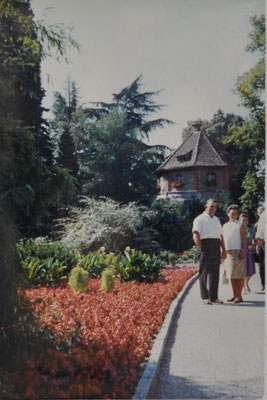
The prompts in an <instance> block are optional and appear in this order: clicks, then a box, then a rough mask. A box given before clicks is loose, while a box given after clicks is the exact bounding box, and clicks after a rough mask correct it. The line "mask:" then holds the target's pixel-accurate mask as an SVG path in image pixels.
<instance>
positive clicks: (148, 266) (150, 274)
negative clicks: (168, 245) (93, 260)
mask: <svg viewBox="0 0 267 400" xmlns="http://www.w3.org/2000/svg"><path fill="white" fill-rule="evenodd" d="M161 266H162V263H161V261H160V260H159V259H158V257H157V256H154V255H152V256H151V255H149V254H145V253H144V254H143V253H142V252H141V251H140V250H134V249H133V250H131V251H130V252H128V251H125V252H124V255H122V254H121V255H120V256H118V258H117V260H116V263H114V265H112V266H111V269H112V270H113V272H114V275H115V276H117V277H118V278H119V280H120V282H128V281H135V280H136V281H139V282H143V281H146V282H152V281H154V280H155V279H157V278H158V277H160V268H161Z"/></svg>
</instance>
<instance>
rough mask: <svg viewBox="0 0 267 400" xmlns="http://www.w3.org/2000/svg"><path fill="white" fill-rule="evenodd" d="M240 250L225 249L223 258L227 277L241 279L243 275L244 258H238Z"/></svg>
mask: <svg viewBox="0 0 267 400" xmlns="http://www.w3.org/2000/svg"><path fill="white" fill-rule="evenodd" d="M239 256H240V250H227V257H226V259H225V260H224V265H225V266H226V277H227V278H228V279H243V278H244V276H245V271H244V259H243V260H240V259H239Z"/></svg>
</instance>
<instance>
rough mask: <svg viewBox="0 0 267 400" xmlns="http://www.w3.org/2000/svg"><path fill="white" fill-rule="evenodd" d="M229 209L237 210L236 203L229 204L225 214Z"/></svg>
mask: <svg viewBox="0 0 267 400" xmlns="http://www.w3.org/2000/svg"><path fill="white" fill-rule="evenodd" d="M231 210H236V211H237V212H239V207H238V205H237V204H231V205H230V206H229V207H228V208H227V214H228V213H229V211H231Z"/></svg>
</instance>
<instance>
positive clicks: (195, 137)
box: [157, 131, 234, 172]
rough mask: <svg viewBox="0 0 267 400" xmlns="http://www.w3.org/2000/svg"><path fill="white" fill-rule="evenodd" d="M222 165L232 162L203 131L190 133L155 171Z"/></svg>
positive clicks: (230, 164) (229, 164) (228, 164)
mask: <svg viewBox="0 0 267 400" xmlns="http://www.w3.org/2000/svg"><path fill="white" fill-rule="evenodd" d="M197 166H202V167H205V166H206V167H215V166H216V167H224V166H231V167H233V166H234V165H233V163H232V162H231V160H230V159H229V157H228V156H227V154H225V152H224V151H223V150H222V149H221V148H220V147H219V146H218V145H216V144H215V143H212V141H211V140H210V139H209V138H208V137H207V136H206V135H205V134H204V133H203V132H200V131H198V132H194V133H192V134H191V135H190V136H189V137H188V138H187V139H186V140H185V142H184V143H183V144H182V145H181V146H180V147H178V149H177V150H176V151H175V152H174V153H173V154H171V155H170V156H169V157H168V158H167V159H166V160H165V162H164V163H163V164H162V165H161V166H160V167H159V168H158V169H157V172H160V171H168V170H172V169H182V168H188V167H197Z"/></svg>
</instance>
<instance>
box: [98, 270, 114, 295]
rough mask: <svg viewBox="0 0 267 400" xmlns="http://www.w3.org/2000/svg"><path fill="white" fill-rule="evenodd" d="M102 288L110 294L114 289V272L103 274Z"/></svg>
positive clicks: (109, 271)
mask: <svg viewBox="0 0 267 400" xmlns="http://www.w3.org/2000/svg"><path fill="white" fill-rule="evenodd" d="M101 288H102V290H103V291H104V292H109V291H110V290H112V289H113V288H114V280H113V272H112V271H111V270H110V269H105V270H104V271H103V272H102V283H101Z"/></svg>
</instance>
